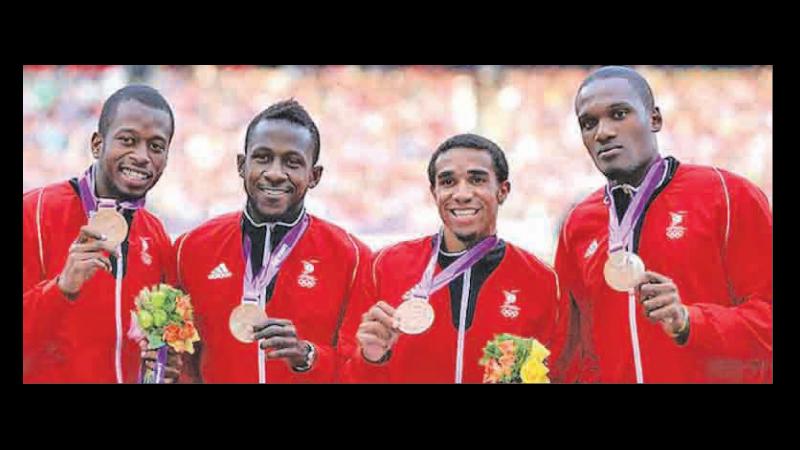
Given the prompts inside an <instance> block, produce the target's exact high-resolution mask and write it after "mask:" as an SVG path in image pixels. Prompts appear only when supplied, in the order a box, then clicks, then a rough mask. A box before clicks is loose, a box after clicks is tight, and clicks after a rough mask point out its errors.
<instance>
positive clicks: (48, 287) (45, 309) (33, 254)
mask: <svg viewBox="0 0 800 450" xmlns="http://www.w3.org/2000/svg"><path fill="white" fill-rule="evenodd" d="M40 194H41V189H40V190H36V191H32V192H29V193H28V194H26V195H25V196H23V202H22V205H23V211H22V355H23V364H22V366H23V379H25V376H26V374H27V373H30V372H31V371H34V370H36V369H35V366H36V364H37V361H38V360H39V359H40V357H41V356H42V355H44V353H45V352H47V351H49V350H48V343H49V342H50V337H51V333H52V330H54V329H56V327H58V325H59V323H60V321H61V320H62V318H63V317H64V316H65V313H66V311H67V310H68V309H69V308H71V307H72V306H73V304H74V303H73V302H72V301H71V300H69V299H67V298H66V297H65V296H64V294H62V293H61V290H60V289H59V288H58V284H57V279H58V274H56V275H54V276H47V275H46V274H45V273H44V263H43V261H42V255H41V254H40V251H39V250H40V244H41V246H42V247H41V248H42V249H44V248H46V247H45V245H44V243H41V242H40V239H43V234H44V233H39V230H40V229H43V228H41V225H43V224H41V223H40V222H39V223H37V217H36V215H37V209H39V208H37V205H38V202H39V201H40V200H41V198H40Z"/></svg>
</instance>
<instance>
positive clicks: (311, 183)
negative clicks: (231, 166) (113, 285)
mask: <svg viewBox="0 0 800 450" xmlns="http://www.w3.org/2000/svg"><path fill="white" fill-rule="evenodd" d="M319 151H320V141H319V132H318V130H317V127H316V125H315V124H314V122H313V120H312V119H311V117H310V116H309V115H308V113H307V112H306V111H305V110H304V109H303V107H302V106H300V105H299V104H298V103H297V102H295V101H286V102H280V103H277V104H274V105H272V106H270V107H269V108H267V109H266V110H265V111H263V112H262V113H261V114H259V115H258V116H256V117H255V118H254V119H253V120H252V121H251V122H250V125H249V127H248V129H247V133H246V138H245V153H244V154H243V155H239V175H240V176H241V177H242V178H243V180H244V188H245V191H246V193H247V202H246V206H245V208H244V211H240V212H234V213H229V214H225V215H222V216H220V217H217V218H215V219H212V220H210V221H208V222H206V223H204V224H202V225H200V226H199V227H198V228H196V229H194V230H192V231H190V232H188V233H186V234H185V235H183V236H181V237H179V238H178V239H177V240H176V242H175V248H176V262H177V275H178V278H179V280H180V284H181V286H183V287H184V288H185V289H186V290H187V291H188V293H189V294H190V295H191V296H192V301H193V303H194V306H195V314H196V320H197V326H198V331H199V333H200V336H201V343H200V351H199V353H198V356H197V358H195V359H194V363H193V364H190V365H189V366H187V368H186V371H187V372H190V378H192V379H194V380H195V381H202V382H206V383H295V382H296V383H305V382H317V383H332V382H335V381H336V380H337V374H338V364H337V363H338V361H337V357H336V353H335V351H334V348H335V346H336V345H337V339H338V332H339V327H340V325H341V320H342V318H343V314H344V311H345V308H346V307H347V304H348V299H349V297H350V295H351V293H352V290H353V287H354V285H355V283H356V277H359V276H363V275H361V272H364V271H365V270H366V268H367V266H368V262H369V259H370V257H371V251H370V250H369V248H368V247H367V246H366V245H364V244H363V243H361V242H360V241H359V240H357V239H356V238H354V237H353V236H351V235H350V234H349V233H347V232H345V231H344V230H342V229H341V228H339V227H337V226H335V225H333V224H331V223H328V222H326V221H324V220H322V219H320V218H318V217H315V216H312V215H310V214H308V213H307V212H306V211H305V209H304V207H303V204H304V199H305V195H306V192H307V191H308V189H311V188H313V187H315V186H316V185H317V184H318V183H319V180H320V177H321V175H322V167H321V166H319V165H317V160H318V158H319ZM294 233H297V234H296V236H299V240H297V241H296V243H295V244H293V245H287V247H286V249H285V250H286V251H284V250H281V248H282V246H283V245H284V242H289V240H291V239H290V237H291V236H294ZM245 249H249V250H248V252H249V256H248V257H247V259H245V257H244V255H246V254H247V253H246V252H245ZM282 255H283V256H282ZM285 255H288V256H285ZM276 260H280V261H281V262H280V265H279V268H278V269H277V272H276V273H275V276H274V278H272V279H268V277H267V278H265V280H267V281H264V282H263V283H262V284H261V285H253V287H252V288H248V287H247V283H248V280H249V279H250V278H248V277H245V274H247V273H252V274H256V273H259V272H260V270H261V269H262V267H264V268H268V267H269V266H270V265H271V264H273V263H274V262H275V261H276ZM248 261H249V266H250V270H247V267H248ZM266 273H269V271H267V272H266ZM249 291H250V292H251V294H250V295H248V294H247V292H249ZM249 297H253V300H257V302H254V304H256V305H257V306H258V308H260V309H261V310H262V311H265V312H266V319H265V320H262V321H260V322H258V323H257V324H254V326H255V331H256V332H255V335H254V337H253V338H254V340H255V342H241V341H239V340H237V339H236V338H235V337H234V335H233V334H232V332H231V330H230V327H229V317H230V316H231V313H232V311H233V310H234V309H236V308H237V307H239V306H240V305H242V304H244V303H246V302H247V301H248V298H249Z"/></svg>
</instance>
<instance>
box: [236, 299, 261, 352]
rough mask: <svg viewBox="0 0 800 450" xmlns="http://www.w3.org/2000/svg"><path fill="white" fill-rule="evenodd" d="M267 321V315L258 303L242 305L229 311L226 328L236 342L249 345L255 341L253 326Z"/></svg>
mask: <svg viewBox="0 0 800 450" xmlns="http://www.w3.org/2000/svg"><path fill="white" fill-rule="evenodd" d="M265 320H267V313H265V312H264V310H263V309H261V308H260V307H259V306H258V303H255V302H254V303H242V304H241V305H239V306H237V307H236V308H233V311H231V315H230V319H229V320H228V326H229V327H230V330H231V334H232V335H233V337H234V338H236V340H237V341H239V342H242V343H244V344H249V343H251V342H254V341H255V337H254V335H255V332H254V331H253V326H254V325H256V324H257V323H259V322H264V321H265Z"/></svg>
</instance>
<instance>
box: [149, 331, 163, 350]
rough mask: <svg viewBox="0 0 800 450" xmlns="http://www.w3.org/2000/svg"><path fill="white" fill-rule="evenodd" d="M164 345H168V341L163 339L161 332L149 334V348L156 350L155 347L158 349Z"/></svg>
mask: <svg viewBox="0 0 800 450" xmlns="http://www.w3.org/2000/svg"><path fill="white" fill-rule="evenodd" d="M164 345H166V343H165V342H164V340H163V339H161V333H159V334H156V333H151V334H150V335H148V336H147V348H148V349H150V350H154V349H157V348H161V347H163V346H164Z"/></svg>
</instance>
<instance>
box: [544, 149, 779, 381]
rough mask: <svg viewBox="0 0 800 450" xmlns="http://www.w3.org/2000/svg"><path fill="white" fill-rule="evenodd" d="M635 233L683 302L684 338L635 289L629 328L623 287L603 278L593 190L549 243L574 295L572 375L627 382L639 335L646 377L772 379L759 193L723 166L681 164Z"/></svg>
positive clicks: (600, 219) (600, 208)
mask: <svg viewBox="0 0 800 450" xmlns="http://www.w3.org/2000/svg"><path fill="white" fill-rule="evenodd" d="M672 162H673V164H674V163H675V161H674V160H673V161H672ZM637 236H638V241H639V244H638V250H637V253H638V254H639V255H640V256H641V258H642V260H643V261H644V263H645V266H646V267H647V269H648V270H653V271H655V272H658V273H661V274H663V275H665V276H667V277H669V278H671V279H672V280H673V281H674V282H675V284H676V286H677V287H678V293H679V295H680V298H681V301H682V302H683V303H684V304H685V305H687V306H688V310H689V317H690V331H689V338H688V341H687V342H686V343H685V345H683V346H679V345H678V344H677V343H676V342H675V341H674V340H673V339H672V338H670V337H668V336H667V335H666V333H664V331H663V329H662V328H661V325H660V324H658V323H651V322H650V321H649V320H647V319H646V318H645V317H644V315H643V313H642V306H641V303H639V302H638V298H637V299H636V300H637V301H636V305H637V306H636V313H635V314H634V316H635V318H634V319H635V324H636V326H635V329H636V333H635V334H633V333H632V331H631V330H632V329H633V327H632V326H631V324H630V322H629V320H630V318H629V315H628V295H627V294H626V293H620V292H615V291H613V290H611V288H609V287H608V286H607V285H606V282H605V280H604V278H603V264H604V263H605V261H606V258H607V252H608V210H607V207H606V205H604V204H603V191H602V189H601V190H598V191H597V192H595V193H594V194H592V195H591V196H589V197H588V198H587V199H585V200H584V201H583V202H582V203H580V204H579V205H578V206H576V207H575V208H574V209H573V210H572V212H571V213H570V214H569V216H568V217H567V219H566V221H565V223H564V226H563V228H562V232H561V236H560V239H559V243H558V250H557V252H556V270H557V271H558V274H559V276H560V278H561V281H562V286H563V287H564V289H565V291H566V292H569V293H570V295H571V296H572V297H573V298H574V304H573V307H574V310H573V315H574V316H575V317H574V319H575V320H574V324H575V327H573V329H572V333H571V335H572V337H573V339H574V340H575V341H576V342H577V341H579V342H580V350H579V351H578V352H577V353H576V357H575V359H574V360H573V362H574V365H573V369H575V370H576V371H578V372H579V375H578V376H579V378H580V380H582V381H595V382H597V381H599V382H612V383H631V382H635V380H636V379H635V369H634V356H633V345H634V344H633V340H632V338H638V344H639V349H640V354H641V364H642V376H643V381H644V382H645V383H671V382H678V383H680V382H690V383H691V382H763V381H770V380H771V370H772V369H771V367H772V214H771V212H770V209H769V204H768V201H767V199H766V197H765V196H764V194H763V193H762V192H761V191H760V190H759V189H758V188H757V187H756V186H754V185H753V184H752V183H750V182H748V181H747V180H745V179H744V178H742V177H740V176H737V175H734V174H732V173H730V172H726V171H724V170H717V169H714V168H710V167H702V166H695V165H689V164H682V165H679V166H678V167H677V170H676V171H675V172H674V176H673V177H672V179H671V180H670V179H668V181H667V182H666V185H665V187H663V190H662V191H660V192H658V191H657V194H656V196H655V197H654V198H653V199H652V202H651V204H650V205H649V207H648V209H647V210H646V212H645V216H644V217H643V223H642V225H641V231H640V233H638V235H637ZM565 297H567V295H566V294H565Z"/></svg>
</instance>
